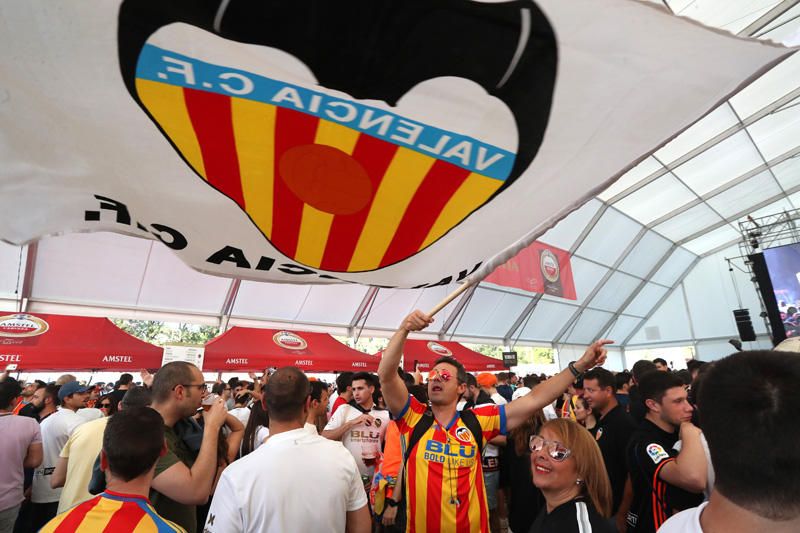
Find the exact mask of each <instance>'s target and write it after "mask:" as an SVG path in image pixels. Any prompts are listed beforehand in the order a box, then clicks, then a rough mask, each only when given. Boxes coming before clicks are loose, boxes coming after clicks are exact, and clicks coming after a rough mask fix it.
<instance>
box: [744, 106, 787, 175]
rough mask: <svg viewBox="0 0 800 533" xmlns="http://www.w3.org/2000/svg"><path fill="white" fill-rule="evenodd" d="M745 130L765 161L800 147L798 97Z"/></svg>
mask: <svg viewBox="0 0 800 533" xmlns="http://www.w3.org/2000/svg"><path fill="white" fill-rule="evenodd" d="M747 130H748V131H749V132H750V135H751V136H752V138H753V142H755V143H756V146H757V147H758V149H759V150H761V153H762V154H763V155H764V158H765V159H766V160H767V161H769V160H771V159H774V158H775V157H777V156H779V155H781V154H783V153H785V152H788V151H789V150H791V149H793V148H798V147H800V98H797V99H795V100H793V101H792V102H791V103H789V104H787V105H785V106H784V107H782V108H781V109H779V110H777V111H774V112H772V113H771V114H769V115H767V116H766V117H764V118H762V119H761V120H759V121H758V122H756V123H755V124H753V125H752V126H750V127H748V128H747Z"/></svg>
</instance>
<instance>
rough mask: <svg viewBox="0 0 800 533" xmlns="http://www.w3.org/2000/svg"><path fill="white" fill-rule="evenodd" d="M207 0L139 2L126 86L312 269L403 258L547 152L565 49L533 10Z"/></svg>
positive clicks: (128, 43)
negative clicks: (544, 149) (542, 147)
mask: <svg viewBox="0 0 800 533" xmlns="http://www.w3.org/2000/svg"><path fill="white" fill-rule="evenodd" d="M202 4H203V5H199V4H198V3H196V2H190V1H188V0H185V1H175V2H170V3H164V2H157V1H155V0H136V1H135V2H134V1H132V0H128V1H125V2H123V4H122V7H121V8H120V16H119V48H120V66H121V70H122V75H123V79H124V80H125V83H126V86H127V88H128V90H129V92H130V93H131V96H132V97H133V98H134V99H135V101H136V102H137V103H138V104H139V106H140V107H141V108H142V110H143V111H144V112H145V113H146V114H147V115H148V116H149V117H150V119H151V120H152V121H153V122H154V124H155V125H156V126H157V127H158V129H159V130H160V131H161V133H162V134H163V135H164V136H165V138H166V139H167V140H168V141H169V142H170V143H171V145H172V146H173V147H174V149H175V150H176V152H177V154H178V155H179V156H180V157H181V158H182V159H183V160H184V161H185V162H186V164H187V165H188V166H189V167H190V168H191V169H192V170H193V171H194V173H195V174H197V176H198V177H199V178H200V179H202V180H203V181H204V182H205V183H207V184H208V185H210V186H211V187H213V188H214V189H216V190H217V191H219V193H221V194H223V195H225V196H227V197H228V198H229V199H230V200H231V201H233V202H235V203H236V204H237V205H238V206H239V207H240V208H241V209H242V210H243V211H244V212H245V213H246V214H247V216H248V217H249V218H250V220H251V221H252V223H253V224H254V225H255V226H256V227H257V228H258V229H259V230H260V232H261V233H262V234H263V235H264V237H265V238H266V239H267V240H268V241H269V242H270V243H271V244H272V245H273V246H274V247H275V248H276V249H277V250H279V251H280V252H281V253H282V254H284V255H285V256H286V257H288V258H290V259H292V260H294V261H296V262H298V263H301V264H303V265H306V266H309V267H313V268H318V269H322V270H326V271H331V272H364V271H372V270H377V269H382V268H386V267H388V266H390V265H393V264H396V263H398V262H401V261H403V260H405V259H407V258H409V257H411V256H413V255H415V254H417V253H419V252H421V251H422V250H424V249H426V248H427V247H429V246H431V245H432V244H434V243H435V242H436V241H438V240H439V239H440V238H441V237H442V236H444V235H445V234H446V233H447V232H449V231H451V230H453V229H454V228H456V227H457V226H458V225H459V224H460V223H461V222H462V221H463V220H464V219H466V218H467V217H468V216H469V215H470V214H471V213H472V212H474V211H475V210H477V209H480V208H481V207H482V206H483V205H485V204H486V203H487V202H489V201H491V199H492V198H493V197H494V196H495V195H497V194H498V193H500V192H501V191H503V190H504V189H506V188H507V187H509V186H510V185H511V184H512V183H513V182H514V181H515V180H516V179H517V178H518V177H519V176H520V175H521V174H522V173H523V172H524V171H525V170H526V169H527V168H528V166H529V165H530V164H531V162H532V161H533V159H534V157H535V155H536V153H537V151H538V149H539V146H540V145H541V142H542V138H543V136H544V130H545V128H546V125H547V120H548V118H549V112H550V106H551V100H552V94H553V90H554V87H555V76H556V64H557V52H556V40H555V35H554V33H553V30H552V28H551V27H550V24H549V23H548V21H547V19H546V18H545V17H544V15H543V14H542V13H541V11H539V9H538V8H537V7H536V5H535V4H534V3H533V2H526V3H524V4H521V3H517V2H510V3H503V4H486V3H481V2H474V1H470V0H426V1H424V2H423V1H414V0H409V1H406V2H390V1H389V0H370V1H367V0H361V1H355V2H347V3H335V2H323V1H304V2H288V1H283V2H272V3H270V4H269V6H267V5H263V6H262V5H260V4H258V5H254V4H248V3H229V2H205V3H202ZM312 13H313V16H311V15H310V14H312ZM143 21H145V22H144V23H143ZM461 100H463V102H460V101H461Z"/></svg>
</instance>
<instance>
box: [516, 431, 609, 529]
mask: <svg viewBox="0 0 800 533" xmlns="http://www.w3.org/2000/svg"><path fill="white" fill-rule="evenodd" d="M529 444H530V450H531V471H532V475H533V484H534V485H536V487H538V488H539V490H541V491H542V494H543V495H544V499H545V507H544V508H543V509H542V510H541V511H540V512H539V516H538V517H536V521H535V522H534V523H533V526H531V530H530V533H572V532H575V533H577V532H582V533H614V532H615V531H616V527H615V526H614V525H612V523H611V521H610V520H609V516H610V515H611V484H610V482H609V480H608V473H607V472H606V467H605V464H604V463H603V456H602V455H601V454H600V448H599V447H598V446H597V443H596V442H595V440H594V438H593V437H592V435H591V434H590V433H589V432H588V431H587V430H586V429H585V428H583V427H581V426H580V425H579V424H578V423H577V422H573V421H572V420H569V419H564V418H560V419H557V420H551V421H549V422H547V423H545V424H544V425H543V426H542V428H541V430H540V431H539V434H538V435H533V436H531V438H530V442H529Z"/></svg>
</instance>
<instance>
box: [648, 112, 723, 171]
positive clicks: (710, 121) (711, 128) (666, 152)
mask: <svg viewBox="0 0 800 533" xmlns="http://www.w3.org/2000/svg"><path fill="white" fill-rule="evenodd" d="M738 123H739V120H738V119H737V118H736V115H735V114H734V112H733V110H732V109H731V108H730V106H728V105H727V104H722V105H720V106H719V107H717V108H716V109H715V110H714V111H712V112H711V113H709V114H708V115H706V116H705V117H703V118H701V119H700V120H699V121H697V122H696V123H695V124H694V125H693V126H692V127H690V128H689V129H687V130H686V131H684V132H683V133H681V134H680V135H678V136H677V137H675V138H674V139H673V140H672V141H670V142H669V143H668V144H666V145H665V146H664V147H662V148H661V149H660V150H658V151H657V152H656V157H658V159H659V161H664V162H671V161H675V160H676V159H678V158H679V157H681V156H682V155H684V154H687V153H689V152H691V151H692V150H694V149H695V148H697V147H698V146H700V145H701V144H703V143H705V142H706V141H708V140H710V139H713V138H714V137H715V136H717V135H719V134H720V133H722V132H723V131H725V130H727V129H728V128H730V127H731V126H735V125H736V124H738Z"/></svg>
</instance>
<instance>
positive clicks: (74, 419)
mask: <svg viewBox="0 0 800 533" xmlns="http://www.w3.org/2000/svg"><path fill="white" fill-rule="evenodd" d="M88 420H89V419H88V418H85V417H83V416H80V415H78V414H77V413H75V412H74V411H72V410H70V409H62V408H61V407H59V408H58V410H57V411H56V412H55V413H53V414H52V415H50V416H48V417H47V418H45V419H44V420H42V424H41V427H40V429H41V431H42V448H43V452H44V457H43V459H42V464H41V465H39V467H38V468H37V469H36V470H34V471H33V486H32V488H31V501H32V502H33V503H52V502H57V501H58V500H59V499H60V498H61V489H60V488H58V489H51V488H50V476H52V475H53V470H55V468H56V463H58V457H59V454H60V453H61V449H62V448H63V447H64V445H65V444H66V443H67V439H69V436H70V435H72V432H73V431H75V428H77V427H78V426H80V425H81V424H84V423H86V422H87V421H88Z"/></svg>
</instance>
